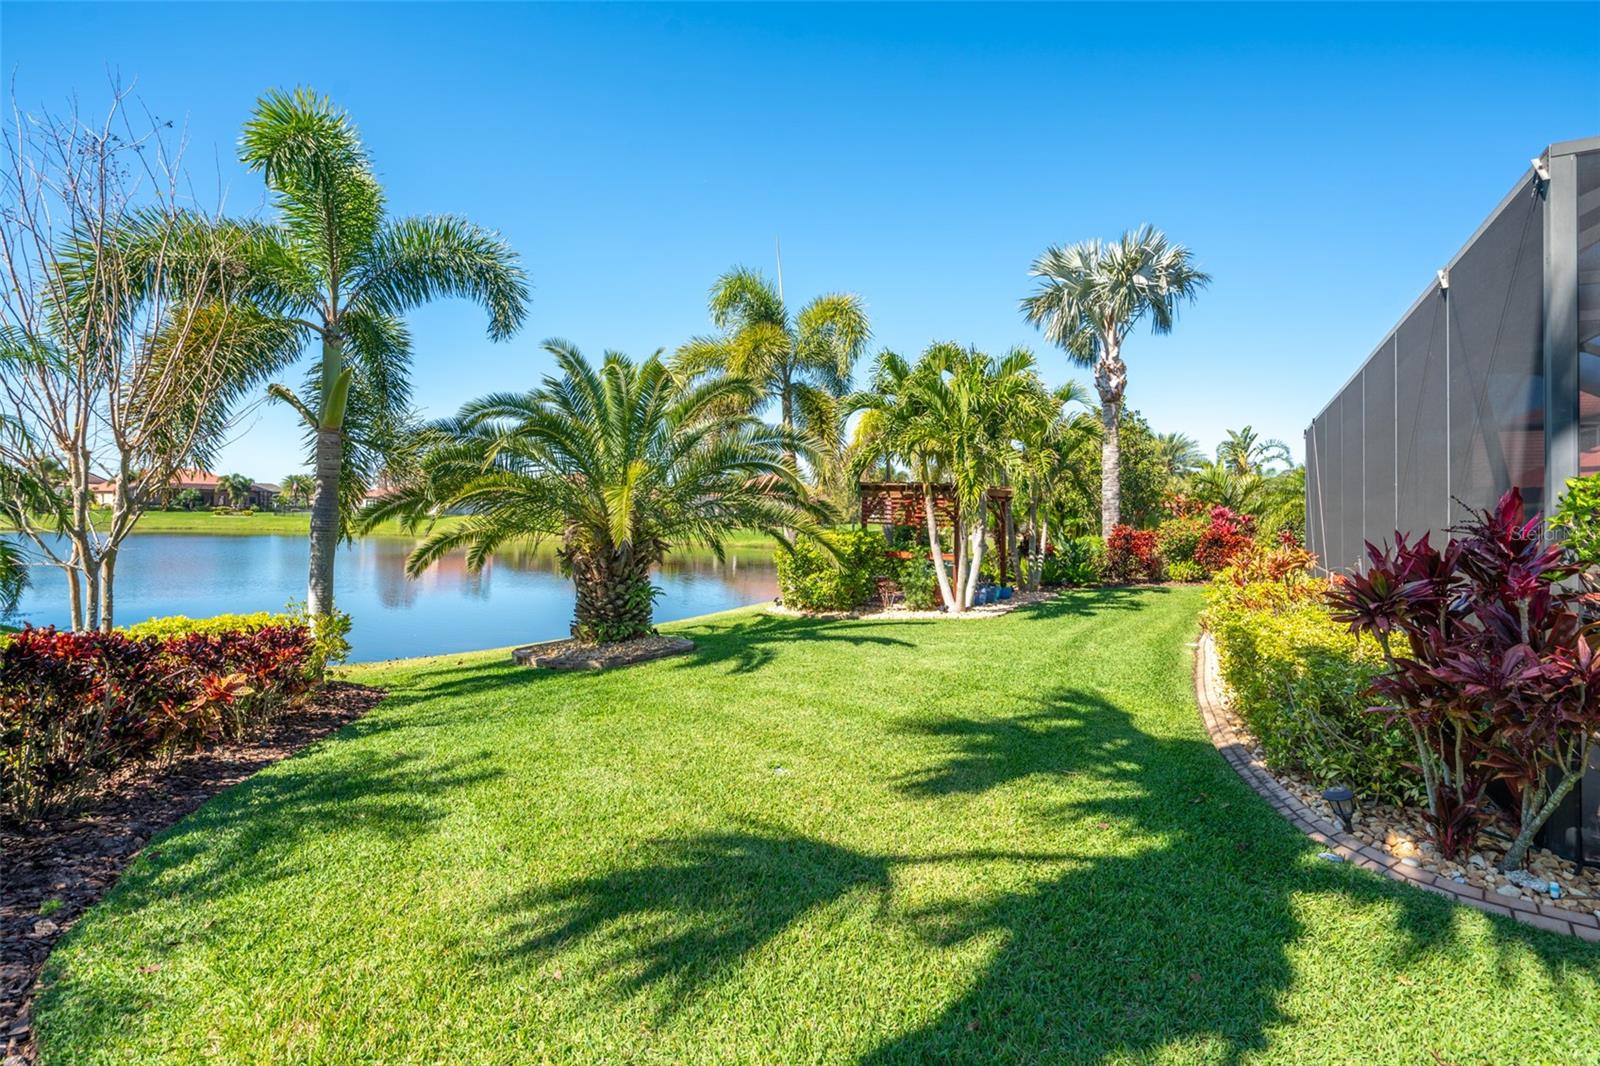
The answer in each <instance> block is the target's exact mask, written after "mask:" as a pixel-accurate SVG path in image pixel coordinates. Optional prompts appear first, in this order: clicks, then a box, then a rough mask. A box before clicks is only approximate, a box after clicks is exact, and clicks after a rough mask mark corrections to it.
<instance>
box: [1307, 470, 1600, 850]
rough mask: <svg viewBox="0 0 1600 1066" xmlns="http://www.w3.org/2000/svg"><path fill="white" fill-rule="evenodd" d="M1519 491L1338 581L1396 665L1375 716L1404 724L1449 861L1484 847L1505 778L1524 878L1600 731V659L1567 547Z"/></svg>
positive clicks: (1337, 588) (1346, 607)
mask: <svg viewBox="0 0 1600 1066" xmlns="http://www.w3.org/2000/svg"><path fill="white" fill-rule="evenodd" d="M1523 515H1524V511H1523V503H1522V496H1521V494H1520V493H1519V492H1517V491H1516V490H1512V491H1511V492H1509V493H1507V494H1506V495H1505V496H1504V497H1502V498H1501V500H1500V502H1499V504H1497V505H1496V506H1495V507H1494V508H1493V509H1492V510H1489V511H1481V512H1473V514H1472V517H1471V519H1470V520H1469V521H1468V522H1466V523H1464V524H1462V525H1461V526H1458V527H1456V528H1454V529H1452V530H1451V532H1452V533H1453V534H1455V537H1454V538H1453V539H1452V540H1451V541H1450V542H1449V543H1448V544H1447V545H1446V546H1445V548H1444V550H1443V551H1440V550H1439V549H1437V548H1435V547H1433V545H1432V544H1431V543H1430V542H1429V538H1428V537H1426V536H1424V537H1423V538H1422V539H1421V540H1418V541H1415V542H1412V541H1411V540H1409V539H1408V538H1407V537H1405V536H1402V535H1400V534H1398V533H1397V534H1396V535H1395V543H1394V544H1393V546H1389V547H1385V548H1381V549H1380V548H1376V547H1374V546H1373V545H1371V544H1369V545H1367V554H1368V558H1369V560H1370V562H1371V566H1370V568H1369V569H1368V570H1367V572H1366V573H1365V574H1353V575H1350V576H1347V577H1344V578H1341V579H1339V580H1336V581H1335V582H1334V583H1333V585H1332V586H1331V588H1330V591H1329V593H1328V600H1329V603H1330V605H1331V606H1332V607H1333V609H1334V617H1335V619H1336V620H1338V621H1340V622H1344V623H1346V624H1348V625H1349V626H1350V628H1351V630H1352V631H1354V632H1357V633H1370V634H1372V635H1373V636H1374V637H1375V638H1376V639H1377V641H1378V643H1379V645H1380V646H1381V647H1382V648H1383V653H1384V657H1385V659H1386V660H1387V661H1388V665H1389V670H1388V672H1387V674H1386V675H1384V676H1383V677H1381V678H1379V679H1378V681H1377V682H1376V683H1375V684H1374V687H1373V691H1374V693H1375V694H1376V695H1378V696H1379V697H1380V698H1382V699H1383V700H1384V701H1385V704H1384V705H1383V706H1380V707H1375V708H1373V709H1374V710H1375V711H1377V712H1379V713H1382V714H1385V715H1388V716H1390V717H1391V718H1393V719H1397V720H1401V721H1404V722H1405V724H1406V725H1407V726H1408V727H1409V729H1410V731H1411V734H1412V738H1413V740H1414V741H1415V744H1416V749H1417V761H1418V766H1419V769H1420V771H1421V773H1422V776H1423V781H1424V783H1425V785H1426V786H1427V792H1428V807H1429V809H1428V812H1427V816H1426V817H1427V820H1428V825H1429V827H1430V831H1431V832H1432V834H1433V837H1434V841H1435V843H1436V844H1437V845H1438V847H1439V850H1440V851H1441V852H1442V853H1443V854H1444V855H1445V856H1446V857H1447V858H1455V857H1458V856H1460V855H1461V854H1462V853H1463V852H1464V851H1466V850H1467V849H1468V848H1470V847H1471V846H1472V844H1473V842H1474V840H1475V839H1476V836H1477V832H1478V829H1479V827H1480V825H1481V823H1482V821H1483V815H1484V809H1483V808H1484V802H1485V793H1486V790H1487V789H1488V786H1489V785H1490V783H1491V782H1494V781H1500V782H1503V783H1504V784H1505V786H1506V788H1507V789H1508V790H1509V792H1510V794H1511V796H1512V797H1513V800H1514V802H1513V804H1512V809H1511V810H1510V811H1508V812H1507V814H1508V815H1509V816H1510V818H1511V820H1512V822H1513V823H1514V824H1515V825H1516V828H1517V835H1516V839H1515V840H1514V841H1513V843H1512V845H1511V847H1510V848H1509V849H1508V851H1507V852H1506V857H1505V867H1506V869H1508V870H1510V869H1517V868H1519V867H1520V866H1521V865H1522V862H1523V859H1524V856H1525V855H1526V853H1527V850H1528V847H1529V845H1530V844H1531V843H1532V840H1533V837H1534V835H1535V834H1536V833H1537V832H1538V831H1539V828H1540V827H1541V826H1543V825H1544V823H1545V821H1546V820H1547V819H1548V818H1549V817H1550V815H1551V814H1552V813H1553V812H1554V811H1555V809H1556V807H1557V806H1558V805H1559V804H1560V802H1561V800H1562V799H1563V798H1564V797H1565V796H1566V795H1567V793H1568V792H1569V791H1571V789H1572V787H1573V786H1574V785H1575V784H1576V783H1577V781H1578V778H1579V776H1580V775H1581V774H1582V773H1583V768H1584V766H1585V765H1586V764H1587V760H1588V752H1589V745H1590V744H1591V743H1593V742H1594V738H1595V736H1596V734H1597V733H1600V656H1596V654H1595V651H1594V646H1593V641H1594V639H1595V628H1596V627H1595V625H1594V623H1593V622H1592V620H1589V619H1587V618H1586V615H1585V597H1584V595H1583V594H1582V593H1581V592H1579V591H1578V590H1576V589H1573V588H1571V587H1569V586H1568V585H1566V584H1563V581H1564V579H1566V578H1568V577H1571V576H1572V574H1573V568H1572V567H1570V566H1568V565H1567V564H1566V563H1565V561H1564V559H1563V552H1562V549H1561V548H1560V547H1559V546H1557V545H1552V544H1546V543H1544V542H1543V540H1542V538H1541V537H1540V534H1539V530H1540V524H1539V520H1538V519H1537V518H1533V519H1525V518H1524V517H1523Z"/></svg>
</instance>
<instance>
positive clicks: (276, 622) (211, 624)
mask: <svg viewBox="0 0 1600 1066" xmlns="http://www.w3.org/2000/svg"><path fill="white" fill-rule="evenodd" d="M350 625H351V623H350V616H349V615H348V614H346V613H345V612H343V611H335V612H334V613H333V614H331V615H328V616H326V617H324V618H323V619H322V620H321V622H320V624H315V625H314V624H313V623H312V620H311V618H310V617H309V616H308V615H306V613H305V611H304V609H303V605H300V606H297V605H296V604H293V603H291V604H290V605H289V610H288V611H285V612H279V613H273V612H271V611H255V612H252V613H250V614H218V615H212V616H211V617H210V618H190V617H188V616H187V615H181V614H173V615H167V616H165V617H162V618H148V619H146V620H145V621H143V622H135V623H134V624H133V625H129V626H119V627H118V630H117V631H118V632H120V633H124V634H126V635H127V636H129V637H132V638H134V639H135V640H137V639H140V638H144V637H155V638H157V639H161V640H166V639H170V638H173V637H186V636H189V635H190V634H193V633H199V634H202V635H219V634H226V633H254V632H256V631H257V630H260V629H266V628H268V627H269V626H304V627H306V628H308V629H310V630H311V631H312V633H313V634H314V635H313V637H312V641H311V657H310V659H309V660H308V662H307V664H306V665H307V670H308V671H309V673H310V674H311V676H312V677H313V678H314V679H317V680H320V679H321V678H322V675H323V674H324V673H326V672H327V669H328V667H329V666H331V665H333V664H334V663H342V662H344V661H345V659H346V658H348V657H349V655H350V640H349V636H350Z"/></svg>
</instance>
